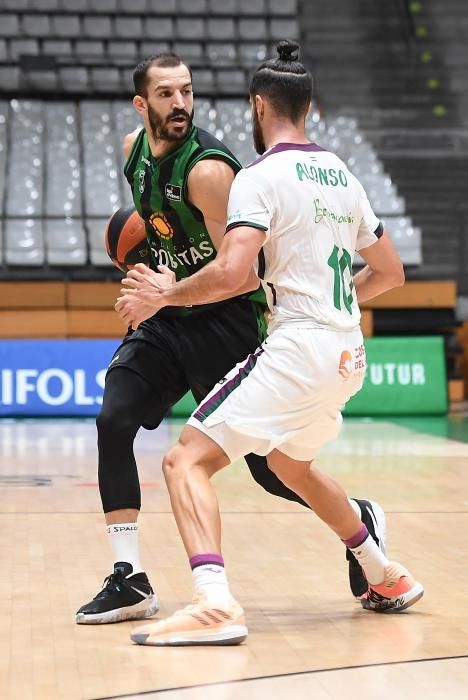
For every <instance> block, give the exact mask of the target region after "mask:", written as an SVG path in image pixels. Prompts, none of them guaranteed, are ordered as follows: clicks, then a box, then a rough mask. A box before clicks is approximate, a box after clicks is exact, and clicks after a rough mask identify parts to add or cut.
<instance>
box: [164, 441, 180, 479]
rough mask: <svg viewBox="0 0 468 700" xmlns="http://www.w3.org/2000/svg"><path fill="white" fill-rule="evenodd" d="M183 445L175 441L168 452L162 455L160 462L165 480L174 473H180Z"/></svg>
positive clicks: (170, 477)
mask: <svg viewBox="0 0 468 700" xmlns="http://www.w3.org/2000/svg"><path fill="white" fill-rule="evenodd" d="M183 452H184V450H183V447H182V446H181V445H180V444H179V443H177V445H174V447H171V449H170V450H169V452H167V454H166V455H165V456H164V459H163V463H162V470H163V474H164V478H165V479H166V482H168V481H170V480H171V479H172V478H173V477H174V476H175V475H176V474H180V473H181V472H182V470H183V465H184V461H183V459H182V456H183Z"/></svg>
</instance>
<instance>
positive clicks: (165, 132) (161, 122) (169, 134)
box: [148, 105, 194, 141]
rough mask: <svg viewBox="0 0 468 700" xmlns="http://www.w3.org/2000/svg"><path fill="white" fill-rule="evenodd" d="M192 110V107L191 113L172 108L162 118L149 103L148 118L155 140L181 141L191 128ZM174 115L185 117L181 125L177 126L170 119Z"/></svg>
mask: <svg viewBox="0 0 468 700" xmlns="http://www.w3.org/2000/svg"><path fill="white" fill-rule="evenodd" d="M193 112H194V110H193V109H192V112H191V114H189V113H188V112H186V111H185V109H174V110H173V111H172V112H171V113H170V114H169V115H168V116H167V117H165V118H163V117H161V115H160V114H158V112H156V110H155V109H153V107H151V105H148V119H149V123H150V127H151V131H152V135H153V138H155V139H156V140H158V139H162V140H163V141H182V140H183V139H184V138H185V137H186V136H187V134H188V132H189V131H190V129H191V128H192V121H193ZM176 116H183V117H185V118H186V122H185V124H184V125H183V127H182V126H180V127H177V126H176V125H175V122H172V121H171V119H173V118H174V117H176Z"/></svg>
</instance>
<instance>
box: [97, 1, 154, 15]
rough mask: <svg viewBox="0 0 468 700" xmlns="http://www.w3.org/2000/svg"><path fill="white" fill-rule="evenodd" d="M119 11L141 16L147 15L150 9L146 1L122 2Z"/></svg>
mask: <svg viewBox="0 0 468 700" xmlns="http://www.w3.org/2000/svg"><path fill="white" fill-rule="evenodd" d="M119 10H120V12H125V13H127V14H131V15H135V14H137V15H139V14H145V13H146V12H147V11H148V7H147V2H146V0H120V6H119ZM106 12H108V10H106Z"/></svg>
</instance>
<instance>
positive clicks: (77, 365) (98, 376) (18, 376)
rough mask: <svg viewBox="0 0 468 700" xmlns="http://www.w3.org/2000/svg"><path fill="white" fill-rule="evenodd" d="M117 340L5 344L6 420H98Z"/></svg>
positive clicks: (2, 412) (2, 404) (1, 412)
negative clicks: (76, 417)
mask: <svg viewBox="0 0 468 700" xmlns="http://www.w3.org/2000/svg"><path fill="white" fill-rule="evenodd" d="M118 344H119V341H117V340H2V341H0V416H60V415H62V416H95V415H96V414H97V413H98V411H99V406H100V405H101V403H102V392H103V388H104V378H105V374H106V369H107V365H108V364H109V362H110V360H111V358H112V355H113V353H114V350H115V349H116V347H117V346H118Z"/></svg>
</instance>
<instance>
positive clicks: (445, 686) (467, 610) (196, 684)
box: [0, 418, 468, 700]
mask: <svg viewBox="0 0 468 700" xmlns="http://www.w3.org/2000/svg"><path fill="white" fill-rule="evenodd" d="M455 420H456V421H458V423H457V426H456V428H457V429H456V430H455V431H453V430H451V431H445V430H444V429H443V427H442V429H440V423H439V424H438V426H439V427H438V428H437V429H436V430H434V429H433V428H434V424H433V423H431V421H430V420H429V419H428V421H427V422H425V421H424V420H422V421H420V422H419V423H418V424H417V425H416V426H409V425H405V424H404V423H402V422H400V424H396V423H392V422H382V421H369V420H351V419H348V420H347V421H345V426H344V429H343V431H342V433H341V435H340V437H339V439H338V440H337V441H336V442H335V443H333V444H331V445H329V446H328V447H327V448H326V449H325V450H324V451H323V454H322V455H321V457H320V460H319V463H320V465H321V466H322V467H323V468H324V469H327V470H329V471H330V472H331V473H333V474H334V475H335V476H336V477H337V478H338V479H339V480H340V481H341V482H342V484H343V485H344V486H345V487H346V489H347V490H348V492H349V494H350V495H356V496H362V497H368V498H373V499H375V500H378V501H379V502H380V503H381V504H382V506H383V507H384V508H385V510H386V512H387V518H388V528H389V533H388V535H389V537H388V539H389V548H390V553H391V556H392V557H393V558H396V559H398V560H401V561H402V562H403V563H405V564H406V565H407V566H408V567H409V568H411V570H412V571H413V573H414V574H415V575H416V576H417V578H418V579H419V580H421V581H422V582H423V584H424V586H425V589H426V593H425V596H424V598H423V599H422V600H421V601H420V603H419V604H418V605H417V606H415V607H414V608H412V609H411V610H409V611H408V612H407V613H404V614H401V615H399V616H390V615H376V614H374V613H371V612H367V611H364V610H362V609H361V607H360V606H359V605H358V604H356V603H355V602H354V600H353V599H352V598H351V596H350V594H349V591H348V587H347V573H346V566H345V561H344V554H343V549H342V546H341V544H340V543H339V542H338V541H337V540H336V539H335V537H334V535H333V534H332V533H330V532H329V531H328V530H327V529H326V528H325V526H323V525H322V524H321V523H320V522H319V521H318V520H317V519H316V518H315V516H314V515H313V514H311V513H308V512H306V511H305V510H303V509H302V508H301V507H299V506H296V505H292V504H289V503H286V502H283V501H281V500H279V499H277V498H274V497H272V496H270V495H268V494H266V493H264V492H263V491H262V490H261V488H260V487H258V486H257V485H256V484H255V483H254V482H253V481H252V479H251V478H250V475H249V472H248V470H247V469H246V467H245V465H244V464H243V463H237V464H235V465H233V466H232V467H230V468H229V469H227V470H225V471H224V473H222V474H220V475H218V476H217V477H216V488H217V492H218V495H219V499H220V505H221V509H222V514H223V515H222V517H223V527H224V554H225V559H226V563H227V567H228V573H229V576H230V581H231V587H232V590H233V592H234V593H235V595H236V597H237V598H238V599H239V601H240V602H241V603H242V605H243V606H244V608H245V610H246V614H247V621H248V625H249V629H250V635H249V638H248V640H247V643H246V644H244V645H242V646H240V647H233V648H232V647H231V648H229V647H224V648H223V647H220V648H210V647H208V648H202V647H200V648H192V649H191V648H172V649H171V648H160V649H157V648H151V647H138V646H135V645H132V644H131V643H130V641H129V632H130V630H131V629H132V626H134V625H136V624H138V623H131V622H128V623H121V624H116V625H103V626H79V625H75V624H74V613H75V611H76V609H77V608H78V607H79V606H80V605H82V604H83V603H84V602H86V601H88V600H89V599H90V598H91V597H92V596H93V595H94V594H95V593H96V592H97V590H98V588H99V586H100V584H101V582H102V580H103V579H104V577H105V576H106V575H107V574H108V573H110V570H111V568H112V567H111V563H112V560H111V555H110V549H109V546H108V543H107V541H106V536H105V531H104V527H103V521H102V515H101V512H100V500H99V494H98V490H97V485H96V450H95V442H96V435H95V427H94V424H93V423H92V422H73V421H62V422H58V421H55V422H49V421H42V422H13V421H11V422H0V483H1V493H2V498H1V502H0V527H1V534H2V546H1V549H0V562H1V576H0V601H1V607H0V698H1V699H2V700H10V699H11V700H13V699H14V700H28V699H29V698H34V699H35V700H36V699H37V700H55V699H56V698H60V699H62V698H63V699H65V700H78V699H79V700H81V699H84V700H95V699H97V698H122V697H127V698H166V697H167V698H168V699H169V698H171V699H179V698H180V700H212V699H213V700H215V699H216V700H219V699H222V700H227V699H229V700H230V699H237V698H244V697H245V698H249V700H254V699H257V698H259V699H262V700H263V699H264V698H265V699H266V698H268V699H269V700H270V699H271V700H277V699H278V698H281V699H282V700H283V699H284V698H288V699H289V698H293V699H296V698H297V699H302V698H308V699H309V698H313V699H314V700H322V699H323V700H342V699H343V700H344V699H346V700H350V699H351V700H353V699H356V700H357V699H359V700H377V699H380V698H383V699H387V698H389V699H390V698H391V699H392V700H393V699H394V698H403V699H406V698H411V700H419V699H423V698H424V700H432V699H436V698H437V699H442V698H443V699H444V700H445V699H447V700H455V699H456V700H458V699H460V700H461V699H462V698H464V699H468V603H467V595H466V592H465V585H466V579H465V576H466V570H467V561H468V545H467V531H468V488H467V486H468V419H466V418H465V419H464V418H457V419H455ZM415 427H416V428H417V430H415V429H414V428H415ZM452 427H453V426H452ZM179 429H180V426H179V425H177V424H168V423H166V424H164V425H163V426H161V428H160V429H159V430H158V431H156V432H153V433H150V432H142V433H141V435H139V437H138V440H137V457H138V461H139V464H140V475H141V480H142V482H143V491H142V493H143V512H142V515H141V519H140V523H141V539H142V555H143V562H144V564H145V565H146V570H147V572H148V574H149V576H150V580H151V581H152V583H153V585H154V586H155V588H156V589H157V592H158V594H159V596H160V598H161V603H162V606H161V611H160V613H159V615H161V616H165V615H167V614H168V613H171V612H172V611H173V610H174V609H176V608H177V607H178V606H180V605H181V604H185V603H187V602H188V600H189V598H190V596H191V576H190V572H189V569H188V565H187V561H186V557H185V554H184V551H183V548H182V545H181V543H180V540H179V537H178V534H177V531H176V527H175V523H174V520H173V517H172V514H171V511H170V505H169V499H168V495H167V492H166V489H165V485H164V482H163V479H162V473H161V466H160V465H161V455H162V454H163V453H164V451H165V449H166V447H167V446H168V445H169V444H171V443H172V441H173V440H174V439H175V437H176V436H177V433H178V430H179ZM426 430H427V431H429V432H425V431H426ZM434 433H438V434H434ZM449 434H453V435H456V436H457V437H458V438H459V439H457V440H455V439H453V438H448V437H446V435H449ZM465 439H466V441H467V442H465Z"/></svg>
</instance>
